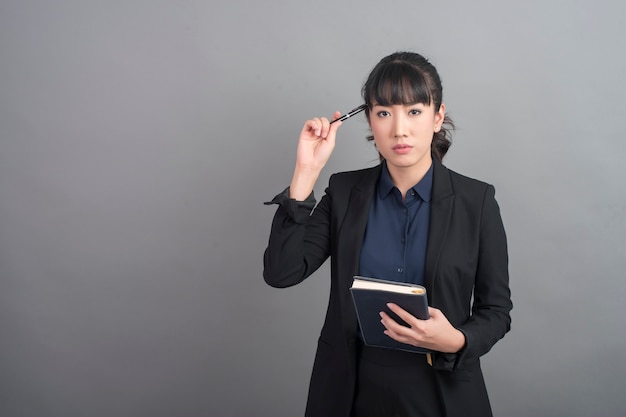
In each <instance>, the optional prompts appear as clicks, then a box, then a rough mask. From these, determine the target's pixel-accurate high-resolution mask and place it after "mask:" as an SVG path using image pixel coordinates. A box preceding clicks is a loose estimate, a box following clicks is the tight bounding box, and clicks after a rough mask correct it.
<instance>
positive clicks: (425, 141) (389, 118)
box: [369, 103, 445, 174]
mask: <svg viewBox="0 0 626 417" xmlns="http://www.w3.org/2000/svg"><path fill="white" fill-rule="evenodd" d="M444 112H445V106H444V105H443V104H441V106H440V108H439V110H438V111H435V108H434V106H433V105H432V104H430V105H425V104H422V103H416V104H410V105H408V104H394V105H391V106H381V105H378V104H376V103H374V104H373V106H372V109H371V111H370V118H369V121H370V128H371V130H372V134H373V136H374V141H375V143H376V148H377V150H378V152H380V154H381V155H382V156H383V157H384V158H385V160H386V161H387V166H388V167H389V170H390V171H391V172H392V173H393V172H394V171H395V172H397V173H401V172H406V173H408V174H410V173H415V174H419V173H422V174H423V173H425V172H426V171H427V170H428V168H430V165H431V163H432V158H431V154H430V146H431V142H432V140H433V135H434V133H435V131H438V130H439V129H441V124H442V123H443V119H444Z"/></svg>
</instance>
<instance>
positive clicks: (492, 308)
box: [456, 185, 513, 367]
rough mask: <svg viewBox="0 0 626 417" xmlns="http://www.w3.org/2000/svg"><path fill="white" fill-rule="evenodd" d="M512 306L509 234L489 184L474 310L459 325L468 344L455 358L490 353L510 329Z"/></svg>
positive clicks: (469, 358)
mask: <svg viewBox="0 0 626 417" xmlns="http://www.w3.org/2000/svg"><path fill="white" fill-rule="evenodd" d="M512 308H513V304H512V302H511V292H510V289H509V273H508V252H507V242H506V234H505V231H504V226H503V224H502V218H501V216H500V209H499V207H498V203H497V202H496V200H495V189H494V187H493V186H491V185H489V186H487V189H486V192H485V194H484V198H483V207H482V210H481V218H480V235H479V248H478V263H477V269H476V278H475V283H474V301H473V304H472V314H471V316H470V317H469V319H468V320H467V321H466V322H465V323H464V324H462V325H461V326H460V327H459V330H461V331H462V332H463V333H464V335H465V338H466V346H465V348H464V349H463V350H462V351H461V352H460V353H459V356H458V358H456V365H457V366H458V367H462V366H463V363H464V362H465V361H468V362H473V361H475V360H476V359H477V358H479V357H480V356H482V355H484V354H485V353H487V352H488V351H489V350H490V349H491V348H492V347H493V345H494V344H495V343H496V342H497V341H498V340H500V339H501V338H502V337H503V336H504V335H505V333H507V332H508V331H509V330H510V328H511V316H510V311H511V309H512Z"/></svg>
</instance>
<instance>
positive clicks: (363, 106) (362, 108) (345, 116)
mask: <svg viewBox="0 0 626 417" xmlns="http://www.w3.org/2000/svg"><path fill="white" fill-rule="evenodd" d="M365 109H367V104H361V105H360V106H359V107H356V108H354V109H352V110H350V111H349V112H348V113H346V114H344V115H343V116H340V117H339V118H338V119H335V120H333V121H332V122H330V124H331V125H332V124H333V123H335V122H343V121H344V120H348V119H349V118H350V117H352V116H354V115H355V114H359V113H361V112H362V111H363V110H365Z"/></svg>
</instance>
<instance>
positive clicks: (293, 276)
mask: <svg viewBox="0 0 626 417" xmlns="http://www.w3.org/2000/svg"><path fill="white" fill-rule="evenodd" d="M266 204H278V208H277V210H276V213H275V214H274V219H273V221H272V227H271V230H270V237H269V242H268V245H267V248H266V249H265V253H264V256H263V265H264V269H263V278H264V279H265V282H266V283H267V284H269V285H271V286H272V287H276V288H285V287H290V286H293V285H296V284H298V283H300V282H302V281H303V280H304V279H306V278H307V277H308V276H310V275H311V274H312V273H313V272H315V271H316V270H317V269H318V268H319V267H320V266H321V265H322V264H323V263H324V261H326V259H327V258H328V256H329V255H330V242H329V235H330V227H329V224H330V221H329V218H330V217H329V216H330V207H331V197H330V195H329V192H328V190H327V193H326V194H325V195H324V197H322V200H321V201H320V203H319V204H318V205H317V206H315V198H314V196H313V194H311V195H310V196H309V198H307V199H306V200H305V201H304V202H298V201H296V200H294V199H290V198H289V188H287V189H285V190H284V191H283V192H282V193H281V194H279V195H277V196H276V197H274V199H273V200H272V201H271V202H269V203H266ZM314 207H315V208H314Z"/></svg>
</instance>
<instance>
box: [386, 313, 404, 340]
mask: <svg viewBox="0 0 626 417" xmlns="http://www.w3.org/2000/svg"><path fill="white" fill-rule="evenodd" d="M380 317H381V320H380V322H381V323H382V324H383V326H385V329H387V330H389V331H391V332H393V333H395V334H402V333H404V332H406V331H407V330H408V327H406V326H403V325H402V324H400V323H398V322H397V321H395V320H394V319H393V318H391V316H390V315H389V314H387V313H385V312H384V311H381V312H380Z"/></svg>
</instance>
